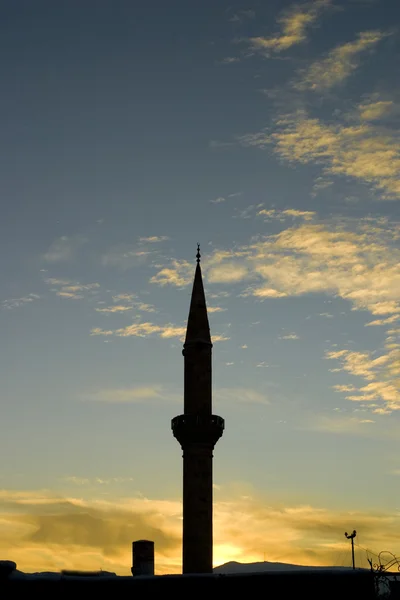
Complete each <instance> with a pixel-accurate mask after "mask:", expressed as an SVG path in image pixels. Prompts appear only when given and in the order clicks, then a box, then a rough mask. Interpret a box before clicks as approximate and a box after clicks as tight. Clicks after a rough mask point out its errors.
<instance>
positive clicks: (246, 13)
mask: <svg viewBox="0 0 400 600" xmlns="http://www.w3.org/2000/svg"><path fill="white" fill-rule="evenodd" d="M255 16H256V13H255V11H254V10H238V11H237V12H236V13H234V14H233V15H232V17H230V19H229V21H230V22H231V23H241V22H242V21H244V19H254V18H255Z"/></svg>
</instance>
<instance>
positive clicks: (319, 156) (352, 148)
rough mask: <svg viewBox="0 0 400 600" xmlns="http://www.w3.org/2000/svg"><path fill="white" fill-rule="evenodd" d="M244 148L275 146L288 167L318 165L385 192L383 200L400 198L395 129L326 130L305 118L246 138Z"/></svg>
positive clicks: (331, 126)
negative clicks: (272, 130)
mask: <svg viewBox="0 0 400 600" xmlns="http://www.w3.org/2000/svg"><path fill="white" fill-rule="evenodd" d="M240 141H241V142H242V143H243V144H244V145H248V146H256V147H259V148H260V149H265V148H266V147H267V146H269V145H272V146H273V148H274V151H275V153H276V154H277V155H278V156H279V157H280V158H281V159H282V160H284V161H288V162H289V163H295V162H298V163H300V164H309V163H314V164H319V165H322V166H323V168H324V172H325V173H329V174H331V175H338V176H346V177H351V178H352V179H353V180H355V181H360V182H363V183H366V184H368V185H370V186H372V187H374V188H376V189H377V190H378V191H379V192H380V197H381V198H382V199H383V200H392V199H399V198H400V182H399V178H398V173H399V172H400V143H399V142H400V140H399V136H398V134H397V133H396V131H395V130H393V129H385V128H383V126H377V125H374V124H370V123H366V122H363V123H361V122H360V123H356V124H355V125H340V124H337V125H334V124H325V123H324V122H323V121H321V120H320V119H316V118H309V117H308V116H307V114H306V113H305V112H302V111H300V112H298V113H295V114H291V115H286V116H285V117H282V118H281V119H279V120H278V122H277V127H276V130H275V131H274V132H273V133H269V132H261V133H256V134H250V135H246V136H242V137H241V138H240Z"/></svg>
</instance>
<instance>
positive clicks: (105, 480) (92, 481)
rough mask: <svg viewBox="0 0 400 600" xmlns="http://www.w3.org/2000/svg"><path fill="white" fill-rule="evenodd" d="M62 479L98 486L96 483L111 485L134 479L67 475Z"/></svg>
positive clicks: (77, 483)
mask: <svg viewBox="0 0 400 600" xmlns="http://www.w3.org/2000/svg"><path fill="white" fill-rule="evenodd" d="M63 481H66V482H67V483H72V484H74V485H79V486H83V485H84V486H98V485H113V484H120V483H129V482H131V481H134V478H133V477H111V478H110V477H77V476H76V475H69V476H67V477H64V478H63Z"/></svg>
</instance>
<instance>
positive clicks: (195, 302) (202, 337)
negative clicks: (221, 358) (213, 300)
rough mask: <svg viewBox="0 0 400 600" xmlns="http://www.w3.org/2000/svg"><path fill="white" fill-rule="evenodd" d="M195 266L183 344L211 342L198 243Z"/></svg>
mask: <svg viewBox="0 0 400 600" xmlns="http://www.w3.org/2000/svg"><path fill="white" fill-rule="evenodd" d="M196 260H197V266H196V271H195V274H194V282H193V289H192V299H191V301H190V310H189V318H188V323H187V329H186V338H185V346H186V345H187V344H192V343H195V342H205V343H207V344H211V336H210V325H209V323H208V316H207V305H206V297H205V294H204V286H203V278H202V275H201V267H200V245H199V244H197V254H196Z"/></svg>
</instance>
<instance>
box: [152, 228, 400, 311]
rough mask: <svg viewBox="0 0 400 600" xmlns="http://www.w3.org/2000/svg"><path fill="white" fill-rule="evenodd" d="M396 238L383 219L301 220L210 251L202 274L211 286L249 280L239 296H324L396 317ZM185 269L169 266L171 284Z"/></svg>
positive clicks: (399, 298)
mask: <svg viewBox="0 0 400 600" xmlns="http://www.w3.org/2000/svg"><path fill="white" fill-rule="evenodd" d="M399 239H400V224H399V223H396V222H395V221H392V222H391V223H389V222H388V220H387V219H384V218H382V219H380V218H377V219H373V218H365V219H359V220H352V219H347V220H346V219H341V218H337V219H331V220H327V221H325V222H319V223H311V222H308V221H306V222H305V223H302V224H300V225H298V226H294V227H288V228H286V229H282V230H281V231H280V232H279V233H277V234H274V235H270V236H264V237H259V238H257V239H255V240H254V241H252V242H251V243H249V244H247V245H244V246H241V247H237V248H236V249H235V250H234V251H223V250H219V249H217V250H215V251H214V252H213V253H212V254H211V255H210V256H208V257H206V260H204V269H203V273H204V276H205V279H206V281H207V282H209V283H210V284H219V283H221V284H237V283H241V282H245V281H251V282H252V283H251V286H250V287H247V288H246V289H245V290H244V292H243V293H242V295H243V296H254V297H256V298H260V299H262V298H281V297H285V296H301V295H304V294H310V293H318V294H329V295H332V296H337V297H340V298H342V299H344V300H347V301H349V302H350V304H351V306H352V308H353V309H356V310H366V311H369V312H370V314H372V315H377V316H379V317H384V316H385V315H387V316H388V317H390V316H396V315H397V314H400V250H399V248H398V240H399ZM186 264H187V263H186ZM186 264H185V265H183V266H182V263H179V262H178V261H175V262H174V267H173V268H171V269H169V272H170V277H169V282H170V283H173V282H174V283H175V284H177V283H179V284H181V283H182V280H186V277H184V275H183V274H184V273H185V269H186ZM191 271H192V268H191V270H190V272H191ZM157 277H158V276H156V278H157ZM191 277H192V273H191ZM190 281H191V279H190ZM393 320H394V319H393Z"/></svg>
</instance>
